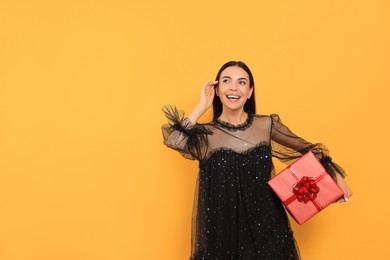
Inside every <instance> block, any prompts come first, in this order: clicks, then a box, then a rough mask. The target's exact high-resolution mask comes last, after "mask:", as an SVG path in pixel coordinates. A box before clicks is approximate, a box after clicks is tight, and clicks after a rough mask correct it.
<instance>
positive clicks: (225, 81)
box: [222, 79, 230, 83]
mask: <svg viewBox="0 0 390 260" xmlns="http://www.w3.org/2000/svg"><path fill="white" fill-rule="evenodd" d="M222 82H223V83H229V82H230V81H229V80H228V79H223V80H222Z"/></svg>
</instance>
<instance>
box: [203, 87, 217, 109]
mask: <svg viewBox="0 0 390 260" xmlns="http://www.w3.org/2000/svg"><path fill="white" fill-rule="evenodd" d="M217 84H218V81H211V80H209V81H207V82H206V84H204V85H203V87H202V90H201V91H200V101H199V105H200V106H202V107H203V108H204V109H205V110H207V109H209V108H210V107H211V105H212V104H213V100H214V95H215V91H214V87H215V85H217Z"/></svg>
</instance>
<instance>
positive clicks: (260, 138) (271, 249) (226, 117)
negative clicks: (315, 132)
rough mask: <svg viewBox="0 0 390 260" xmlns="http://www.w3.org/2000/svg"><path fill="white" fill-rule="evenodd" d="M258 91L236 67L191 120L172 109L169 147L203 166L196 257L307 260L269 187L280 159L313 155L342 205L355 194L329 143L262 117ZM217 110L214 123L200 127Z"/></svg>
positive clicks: (206, 90)
mask: <svg viewBox="0 0 390 260" xmlns="http://www.w3.org/2000/svg"><path fill="white" fill-rule="evenodd" d="M254 88H255V85H254V80H253V76H252V73H251V71H250V70H249V68H248V67H247V66H246V65H245V63H243V62H236V61H231V62H228V63H226V64H225V65H223V66H222V68H221V69H220V70H219V72H218V74H217V77H216V81H214V82H211V81H209V82H207V83H206V84H205V85H204V86H203V88H202V91H201V97H200V101H199V104H198V105H197V106H196V107H195V109H194V110H193V111H192V112H191V113H190V114H189V116H188V117H186V118H184V114H183V113H181V112H179V111H178V110H177V109H176V108H175V107H165V108H164V112H165V114H166V116H167V118H168V119H169V123H168V124H166V125H164V126H163V127H162V130H163V136H164V143H165V144H166V145H167V146H168V147H170V148H172V149H175V150H177V151H179V152H180V153H181V154H182V155H183V156H184V157H186V158H188V159H196V160H198V161H199V162H200V164H199V168H200V171H199V176H198V180H197V188H196V194H195V202H194V208H193V223H192V253H191V259H209V260H211V259H240V260H254V259H262V260H263V259H270V260H274V259H291V260H292V259H299V254H298V250H297V248H296V245H295V240H294V236H293V232H292V230H291V228H290V225H289V222H288V218H287V215H286V212H285V210H284V208H283V205H282V204H281V202H280V201H279V199H278V198H277V197H276V196H275V195H274V193H273V192H272V191H271V190H270V188H269V186H268V184H267V182H268V180H269V179H270V176H271V174H272V173H273V169H274V167H273V163H272V157H276V158H278V159H280V160H282V161H283V162H290V161H292V160H294V159H297V158H299V157H301V156H302V155H303V154H305V153H306V152H308V151H312V152H313V153H314V154H315V155H316V156H317V157H318V159H320V160H321V162H322V163H323V166H324V167H325V168H326V169H327V171H328V172H329V173H330V174H331V175H332V176H333V177H334V178H335V180H336V181H337V184H338V185H339V186H340V188H341V189H342V190H343V192H344V197H343V198H340V201H346V200H348V198H349V197H350V196H351V195H352V192H351V190H350V189H349V187H348V185H347V184H346V183H345V182H344V179H343V177H344V176H345V175H344V171H343V170H342V169H341V168H340V167H339V166H338V165H337V164H335V163H333V162H332V160H331V158H330V157H329V152H328V150H327V148H326V147H325V146H324V145H323V144H321V143H317V144H313V143H310V142H307V141H305V140H304V139H302V138H300V137H298V136H297V135H295V134H293V133H292V132H291V131H290V130H289V129H288V128H287V127H286V126H285V125H283V124H282V122H281V120H280V119H279V117H278V116H277V115H270V116H266V115H257V114H255V100H254ZM211 105H213V112H214V119H213V121H212V122H210V123H208V124H198V123H197V121H198V119H199V118H200V117H201V116H202V115H203V114H204V113H205V112H206V111H207V110H208V109H209V108H210V107H211Z"/></svg>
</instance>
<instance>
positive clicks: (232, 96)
mask: <svg viewBox="0 0 390 260" xmlns="http://www.w3.org/2000/svg"><path fill="white" fill-rule="evenodd" d="M226 97H227V98H228V99H233V100H237V99H240V96H237V95H227V96H226Z"/></svg>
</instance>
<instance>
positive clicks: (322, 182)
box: [268, 152, 343, 225]
mask: <svg viewBox="0 0 390 260" xmlns="http://www.w3.org/2000/svg"><path fill="white" fill-rule="evenodd" d="M268 184H269V185H270V187H271V188H272V190H273V191H274V192H275V193H276V195H277V196H278V197H279V198H280V200H281V201H282V202H283V204H284V206H285V207H286V209H287V210H288V212H289V213H290V214H291V216H292V217H293V218H294V219H295V220H296V221H297V222H298V223H299V224H300V225H302V224H303V223H305V222H306V221H307V220H309V219H310V218H312V217H313V216H314V215H316V214H317V213H318V212H320V211H321V210H323V209H324V208H326V207H327V206H328V205H329V204H331V203H333V202H335V201H336V200H338V199H339V198H340V197H341V196H343V191H342V190H341V189H340V188H339V186H338V185H337V184H336V182H335V181H334V180H333V178H332V177H331V176H330V175H329V174H328V173H327V172H326V170H325V169H324V167H323V166H322V165H321V163H320V162H319V161H318V159H317V157H315V155H314V154H313V153H312V152H308V153H306V154H304V155H303V156H302V157H301V158H299V159H298V160H296V161H295V162H294V163H292V164H291V165H289V166H288V167H287V168H286V169H284V170H283V171H281V172H280V173H279V174H277V175H275V176H274V177H273V178H272V179H271V180H269V182H268Z"/></svg>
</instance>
